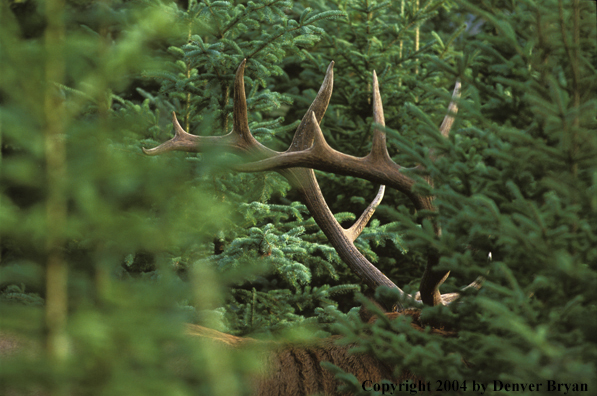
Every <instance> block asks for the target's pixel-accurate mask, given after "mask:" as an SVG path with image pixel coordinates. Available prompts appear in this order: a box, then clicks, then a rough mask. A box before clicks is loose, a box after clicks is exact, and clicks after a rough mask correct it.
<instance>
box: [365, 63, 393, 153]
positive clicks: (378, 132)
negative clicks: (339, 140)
mask: <svg viewBox="0 0 597 396" xmlns="http://www.w3.org/2000/svg"><path fill="white" fill-rule="evenodd" d="M373 122H374V123H376V124H378V125H381V126H382V127H383V126H385V125H386V120H385V118H384V115H383V103H382V101H381V94H380V93H379V83H378V81H377V74H376V73H375V70H373ZM367 157H368V158H369V159H370V160H371V161H373V162H376V161H379V162H386V163H390V162H392V159H391V158H390V154H389V153H388V146H387V144H386V133H385V132H384V131H383V129H381V128H378V127H375V126H374V127H373V142H372V146H371V152H370V153H369V155H367Z"/></svg>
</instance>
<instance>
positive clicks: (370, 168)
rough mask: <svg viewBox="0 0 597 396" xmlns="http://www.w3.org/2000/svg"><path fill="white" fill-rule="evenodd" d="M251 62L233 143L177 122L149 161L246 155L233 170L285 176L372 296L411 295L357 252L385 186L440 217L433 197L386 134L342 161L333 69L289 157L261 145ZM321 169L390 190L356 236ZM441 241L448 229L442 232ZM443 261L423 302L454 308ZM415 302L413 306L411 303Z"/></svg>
mask: <svg viewBox="0 0 597 396" xmlns="http://www.w3.org/2000/svg"><path fill="white" fill-rule="evenodd" d="M245 64H246V59H245V60H243V61H242V63H241V64H240V66H239V67H238V69H237V71H236V77H235V81H234V124H233V128H232V131H231V132H230V133H228V134H227V135H225V136H209V137H207V136H195V135H191V134H189V133H187V132H186V131H185V130H184V129H183V128H182V127H181V126H180V124H179V123H178V120H177V119H176V114H175V113H174V114H173V124H174V129H175V136H174V138H172V139H171V140H169V141H167V142H165V143H163V144H161V145H160V146H158V147H156V148H153V149H149V150H147V149H143V152H144V153H145V154H148V155H158V154H161V153H164V152H167V151H187V152H204V151H206V150H208V149H210V148H213V147H221V148H225V149H226V150H227V151H229V152H232V153H237V154H244V155H246V156H247V157H248V158H249V159H250V161H249V162H246V163H243V164H241V165H235V166H232V168H233V169H235V170H237V171H241V172H260V171H277V172H278V173H280V174H281V175H282V176H284V177H285V178H286V179H287V180H288V181H289V183H290V184H291V185H292V186H293V187H294V188H296V189H298V191H299V192H300V194H301V195H302V197H303V199H304V200H305V203H306V205H307V208H308V209H309V211H310V212H311V215H312V216H313V218H314V219H315V221H316V222H317V224H318V225H319V227H321V229H322V231H323V232H324V234H325V235H326V236H327V238H328V239H329V241H330V243H331V244H332V246H334V248H335V249H336V251H337V252H338V255H339V256H340V258H341V259H342V260H343V261H344V262H345V263H346V264H347V265H348V266H349V267H350V268H351V269H352V270H353V271H354V272H355V273H356V274H357V275H358V276H359V277H360V278H361V279H363V281H364V282H365V283H366V284H367V285H368V286H369V287H371V288H373V289H375V288H377V287H378V286H381V285H384V286H388V287H390V288H395V289H398V290H399V291H400V293H402V294H403V295H404V294H405V293H404V292H403V291H402V290H401V289H400V288H399V287H398V286H396V285H395V284H394V283H393V282H392V281H391V280H390V279H388V278H387V277H386V276H385V275H384V274H383V273H382V272H381V271H379V270H378V269H377V268H376V267H375V266H374V265H373V264H371V263H370V262H369V261H368V260H367V259H366V258H365V257H364V256H363V255H362V254H361V253H360V252H359V251H358V249H357V248H356V247H355V245H354V243H353V242H354V240H355V239H356V238H357V237H358V236H359V235H360V233H361V231H362V230H363V228H364V227H365V225H366V224H367V222H368V221H369V219H370V218H371V216H372V215H373V212H374V211H375V208H376V207H377V206H378V205H379V203H380V202H381V199H382V197H383V193H384V189H385V187H384V185H386V186H388V187H391V188H395V189H397V190H399V191H400V192H402V193H404V194H406V195H407V196H408V197H409V198H410V199H411V201H412V202H413V204H414V205H415V207H416V208H417V209H418V210H419V209H427V210H435V207H434V205H433V197H431V196H421V195H419V194H416V193H415V192H413V190H412V187H413V186H414V184H415V181H414V180H413V179H412V178H410V177H409V176H407V175H406V174H405V173H403V171H404V170H405V168H403V167H401V166H400V165H398V164H396V163H395V162H394V161H392V159H391V158H390V155H389V154H388V151H387V147H386V136H385V132H384V131H383V129H382V128H374V131H373V147H372V149H371V152H370V153H369V154H368V155H367V156H365V157H362V158H357V157H353V156H351V155H347V154H343V153H340V152H338V151H336V150H334V149H333V148H331V147H330V146H329V145H328V144H327V142H326V140H325V138H324V136H323V133H322V131H321V129H320V127H319V124H320V123H321V120H322V118H323V116H324V114H325V111H326V109H327V106H328V103H329V101H330V98H331V95H332V86H333V66H334V62H333V61H332V62H331V63H330V65H329V66H328V69H327V71H326V75H325V78H324V80H323V83H322V85H321V88H320V89H319V92H318V93H317V96H316V97H315V100H314V101H313V103H312V104H311V106H310V107H309V109H308V110H307V112H306V114H305V116H304V117H303V119H302V121H301V123H300V125H299V126H298V128H297V130H296V132H295V135H294V138H293V140H292V143H291V145H290V147H289V148H288V150H286V151H285V152H277V151H274V150H271V149H269V148H267V147H265V146H263V145H262V144H261V143H259V142H258V141H257V140H255V138H254V137H253V135H252V134H251V132H250V130H249V122H248V117H247V103H246V97H245V86H244V69H245ZM459 95H460V83H459V82H457V83H456V86H455V88H454V93H453V99H452V102H451V103H450V106H449V112H448V114H447V115H446V117H445V118H444V121H443V123H442V125H441V127H440V128H441V134H442V135H443V136H448V134H449V131H450V127H451V125H452V123H453V121H454V115H455V113H456V111H457V106H456V103H455V100H456V99H457V98H458V97H459ZM373 120H374V122H375V123H376V124H378V125H381V126H384V125H385V120H384V115H383V106H382V102H381V96H380V93H379V85H378V82H377V75H376V74H375V71H374V72H373ZM313 169H318V170H322V171H327V172H333V173H338V174H343V175H351V176H356V177H360V178H363V179H366V180H369V181H372V182H377V183H380V184H382V186H381V187H380V189H379V192H378V194H377V196H376V197H375V199H374V200H373V202H372V203H371V204H370V205H369V207H368V208H367V209H366V210H365V212H364V213H363V214H362V215H361V216H360V217H359V219H358V220H357V221H356V222H355V224H354V225H353V226H352V227H350V228H349V229H344V228H343V227H342V226H341V225H340V224H339V223H338V221H336V219H335V218H334V215H333V214H332V212H331V211H330V209H329V207H328V206H327V204H326V202H325V199H324V198H323V194H322V193H321V190H320V189H319V184H318V183H317V179H316V178H315V173H314V171H313ZM436 231H437V233H438V235H439V233H440V229H439V227H437V226H436ZM438 261H439V256H438V255H437V254H434V253H429V254H428V262H427V266H426V269H425V273H424V275H423V278H422V280H421V288H420V289H421V290H420V293H421V294H420V295H421V299H422V301H423V303H424V304H427V305H437V304H442V303H444V304H447V303H449V302H451V301H452V300H454V298H455V296H457V294H455V293H451V294H448V295H445V296H441V294H440V293H439V290H438V288H439V286H440V285H441V284H442V283H443V282H444V280H445V279H446V278H447V277H448V275H449V271H441V272H438V271H435V270H434V267H435V265H436V264H437V262H438ZM407 297H409V298H412V296H410V295H408V296H407Z"/></svg>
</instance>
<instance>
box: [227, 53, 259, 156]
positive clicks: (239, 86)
mask: <svg viewBox="0 0 597 396" xmlns="http://www.w3.org/2000/svg"><path fill="white" fill-rule="evenodd" d="M246 64H247V59H246V58H245V59H243V61H242V62H241V64H240V65H239V66H238V68H237V69H236V75H235V77H234V121H233V122H234V123H233V127H232V132H234V133H235V134H237V135H238V136H239V137H240V139H241V141H246V142H247V143H251V144H253V142H255V143H257V141H256V140H255V138H254V137H253V135H252V134H251V131H250V130H249V116H248V114H247V96H246V94H245V65H246Z"/></svg>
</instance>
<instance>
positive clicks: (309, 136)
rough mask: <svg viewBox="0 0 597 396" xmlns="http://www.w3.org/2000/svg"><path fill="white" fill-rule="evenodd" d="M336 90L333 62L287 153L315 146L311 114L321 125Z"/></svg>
mask: <svg viewBox="0 0 597 396" xmlns="http://www.w3.org/2000/svg"><path fill="white" fill-rule="evenodd" d="M333 88H334V61H331V62H330V64H329V65H328V68H327V70H326V73H325V78H324V79H323V82H322V83H321V87H320V88H319V92H317V96H315V99H314V100H313V102H312V103H311V106H309V109H308V110H307V112H306V113H305V115H304V116H303V119H302V120H301V123H300V125H299V126H298V128H296V132H295V133H294V137H293V138H292V143H291V144H290V147H289V148H288V150H286V153H291V152H296V151H302V150H306V149H308V148H309V147H311V145H312V144H313V139H314V136H313V132H314V130H313V128H308V127H307V124H309V122H310V121H311V120H310V117H311V115H310V114H311V113H314V116H315V119H316V124H320V123H321V120H322V119H323V116H324V115H325V112H326V110H327V108H328V104H329V103H330V98H331V97H332V89H333Z"/></svg>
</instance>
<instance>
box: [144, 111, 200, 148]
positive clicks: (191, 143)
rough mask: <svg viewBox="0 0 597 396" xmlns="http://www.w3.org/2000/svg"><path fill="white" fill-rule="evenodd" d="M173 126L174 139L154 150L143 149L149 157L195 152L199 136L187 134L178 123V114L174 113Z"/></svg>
mask: <svg viewBox="0 0 597 396" xmlns="http://www.w3.org/2000/svg"><path fill="white" fill-rule="evenodd" d="M172 124H173V125H174V137H173V138H172V139H170V140H168V141H167V142H164V143H162V144H160V145H159V146H158V147H155V148H152V149H146V148H144V147H143V148H142V150H143V152H144V153H145V154H147V155H159V154H162V153H165V152H167V151H188V152H195V150H196V145H197V141H198V139H197V138H198V136H195V135H191V134H190V133H187V132H186V131H185V130H184V129H183V128H182V127H181V126H180V124H179V123H178V120H177V119H176V113H175V112H174V111H173V112H172Z"/></svg>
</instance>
